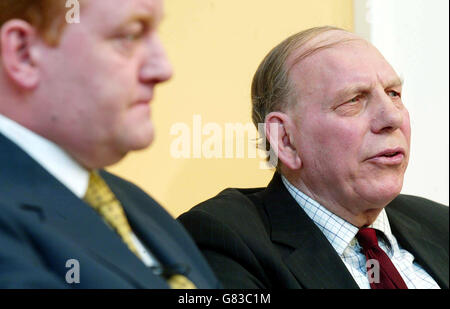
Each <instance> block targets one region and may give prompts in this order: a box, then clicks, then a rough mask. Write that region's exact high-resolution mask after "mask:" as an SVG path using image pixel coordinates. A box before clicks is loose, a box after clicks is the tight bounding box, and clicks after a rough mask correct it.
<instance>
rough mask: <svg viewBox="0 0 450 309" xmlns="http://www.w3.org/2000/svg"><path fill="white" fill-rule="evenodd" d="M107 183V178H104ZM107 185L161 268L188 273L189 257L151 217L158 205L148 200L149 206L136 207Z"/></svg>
mask: <svg viewBox="0 0 450 309" xmlns="http://www.w3.org/2000/svg"><path fill="white" fill-rule="evenodd" d="M105 179H106V181H108V179H107V178H105ZM108 185H109V186H110V187H111V190H113V192H114V194H115V195H116V197H117V199H119V201H120V202H121V204H122V205H124V209H125V212H126V215H127V218H128V220H129V222H130V224H131V225H132V229H133V232H134V233H135V234H136V235H137V236H138V237H139V239H140V240H141V241H142V242H143V243H144V244H145V245H146V247H147V248H148V249H149V250H150V251H151V253H152V254H153V255H154V256H155V257H156V258H157V259H158V261H159V262H160V263H161V264H162V265H163V267H167V268H170V269H171V270H174V271H177V272H179V273H184V271H185V270H186V272H188V269H189V267H190V266H189V265H187V264H186V262H187V261H189V260H190V257H189V256H188V255H186V253H185V252H184V251H182V250H179V244H177V243H176V242H175V240H174V238H173V236H171V235H170V234H168V233H167V231H166V230H165V229H162V228H161V224H160V223H158V222H156V221H155V218H154V217H155V216H152V213H151V212H152V211H158V210H156V209H154V208H153V207H159V205H152V204H150V202H152V201H151V200H150V199H149V200H148V202H149V204H146V205H138V204H137V202H136V201H134V200H133V199H132V197H130V196H129V195H128V194H126V192H124V191H123V190H122V189H121V188H120V187H118V186H116V185H115V184H114V183H112V182H108Z"/></svg>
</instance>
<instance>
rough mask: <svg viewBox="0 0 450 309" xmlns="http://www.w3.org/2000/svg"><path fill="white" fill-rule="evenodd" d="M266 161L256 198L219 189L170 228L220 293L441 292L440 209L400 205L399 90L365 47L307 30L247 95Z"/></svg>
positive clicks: (444, 238)
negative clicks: (190, 244) (199, 254)
mask: <svg viewBox="0 0 450 309" xmlns="http://www.w3.org/2000/svg"><path fill="white" fill-rule="evenodd" d="M252 100H253V121H254V123H255V125H257V124H258V123H265V124H266V131H265V138H266V139H267V140H268V142H269V143H270V145H271V146H272V149H273V150H274V152H275V153H276V154H277V156H278V166H277V172H276V173H275V176H274V177H273V179H272V181H271V182H270V184H269V185H268V187H267V188H258V189H227V190H225V191H223V192H221V193H220V194H219V195H217V196H216V197H214V198H212V199H210V200H208V201H206V202H204V203H202V204H200V205H198V206H196V207H194V208H193V209H192V210H190V211H189V212H187V213H185V214H183V215H182V216H181V217H180V218H179V220H180V221H181V222H182V223H183V224H184V225H185V227H186V228H187V229H188V230H189V231H190V232H191V234H192V235H193V237H194V239H195V240H196V242H197V244H198V245H199V247H200V249H201V250H202V251H203V253H204V255H205V256H206V258H207V259H208V261H209V262H210V265H211V266H212V267H213V269H214V271H215V272H216V274H217V275H218V277H219V280H221V281H222V282H223V284H224V286H225V287H227V288H374V289H376V288H439V287H440V288H448V280H449V272H448V264H449V258H448V234H449V233H448V232H449V230H448V229H449V221H448V218H449V216H448V214H449V212H448V207H446V206H443V205H440V204H437V203H435V202H432V201H429V200H425V199H423V198H419V197H413V196H406V195H400V191H401V188H402V183H403V176H404V173H405V170H406V167H407V165H408V159H409V150H410V124H409V116H408V111H407V109H406V107H405V106H404V105H403V102H402V82H401V80H400V79H399V77H398V76H397V74H396V73H395V72H394V70H393V69H392V67H391V66H390V65H389V64H388V63H387V62H386V60H385V59H384V58H383V56H382V55H381V54H380V53H379V52H378V51H377V49H375V48H374V47H373V46H372V45H370V44H369V43H368V42H366V41H364V40H363V39H361V38H359V37H357V36H356V35H354V34H352V33H349V32H347V31H344V30H342V29H337V28H332V27H320V28H313V29H309V30H306V31H303V32H301V33H298V34H296V35H293V36H292V37H290V38H288V39H287V40H285V41H284V42H282V43H281V44H279V45H278V46H277V47H275V48H274V49H273V50H272V51H271V52H270V53H269V54H268V55H267V56H266V58H265V59H264V61H263V62H262V63H261V65H260V66H259V68H258V70H257V72H256V75H255V77H254V79H253V85H252Z"/></svg>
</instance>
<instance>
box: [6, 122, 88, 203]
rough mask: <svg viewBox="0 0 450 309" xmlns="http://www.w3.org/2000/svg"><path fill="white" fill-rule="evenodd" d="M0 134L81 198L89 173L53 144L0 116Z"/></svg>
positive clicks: (85, 188) (84, 191)
mask: <svg viewBox="0 0 450 309" xmlns="http://www.w3.org/2000/svg"><path fill="white" fill-rule="evenodd" d="M0 133H2V134H3V135H5V136H6V137H7V138H8V139H10V140H11V141H12V142H14V143H15V144H16V145H17V146H19V147H20V148H22V150H23V151H25V152H26V153H27V154H28V155H29V156H30V157H32V158H33V159H34V160H35V161H36V162H38V163H39V164H40V165H41V166H42V167H43V168H44V169H46V170H47V171H48V172H49V173H50V174H51V175H53V176H54V177H55V178H56V179H58V180H59V181H60V182H61V183H62V184H63V185H64V186H66V187H67V188H68V189H69V190H70V191H72V192H73V193H74V194H75V195H76V196H77V197H79V198H83V196H84V194H85V193H86V190H87V186H88V183H89V172H88V171H87V170H86V169H85V168H83V167H82V166H81V165H80V164H79V163H78V162H76V161H75V160H74V159H73V158H72V157H71V156H70V155H69V154H68V153H67V152H65V151H64V150H63V149H62V148H61V147H59V146H58V145H56V144H55V143H53V142H51V141H49V140H47V139H45V138H43V137H42V136H40V135H38V134H36V133H34V132H32V131H30V130H29V129H27V128H25V127H23V126H21V125H20V124H18V123H17V122H15V121H13V120H11V119H9V118H7V117H5V116H3V115H1V114H0Z"/></svg>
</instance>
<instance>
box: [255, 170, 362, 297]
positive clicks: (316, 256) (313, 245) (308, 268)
mask: <svg viewBox="0 0 450 309" xmlns="http://www.w3.org/2000/svg"><path fill="white" fill-rule="evenodd" d="M263 194H264V197H263V199H264V204H265V208H266V211H267V213H268V217H269V220H270V224H271V231H272V232H271V237H272V241H273V242H275V243H280V244H283V245H287V246H290V247H292V248H294V251H293V252H292V253H291V254H290V255H289V256H287V257H286V258H285V262H286V264H287V265H288V267H289V269H290V270H291V272H292V273H293V274H294V276H295V277H296V278H297V280H298V281H299V282H300V284H301V285H302V286H304V287H305V288H313V289H321V288H325V289H332V288H355V289H357V288H359V287H358V285H357V284H356V282H355V281H354V280H353V278H352V276H351V275H350V273H349V272H348V270H347V268H346V266H345V265H344V263H343V262H342V260H341V259H340V257H339V256H338V254H337V253H336V251H335V250H334V248H333V247H332V246H331V244H330V243H329V241H328V240H327V239H326V237H325V236H324V235H323V233H322V232H321V231H320V229H319V228H318V227H317V226H316V225H315V224H314V222H313V221H312V220H311V219H310V218H309V217H308V215H307V214H306V213H305V212H304V211H303V210H302V208H301V207H300V206H299V205H298V204H297V202H296V201H295V200H294V199H293V198H292V196H291V195H290V194H289V192H288V191H287V189H286V188H285V186H284V184H283V183H282V180H281V177H280V176H279V174H278V173H276V174H275V176H274V178H273V179H272V181H271V183H270V184H269V186H268V188H267V189H266V190H265V192H264V193H263Z"/></svg>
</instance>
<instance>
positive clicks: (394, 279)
mask: <svg viewBox="0 0 450 309" xmlns="http://www.w3.org/2000/svg"><path fill="white" fill-rule="evenodd" d="M356 238H357V239H358V242H359V244H360V246H361V247H362V248H363V252H364V254H365V256H366V260H367V261H369V260H376V261H378V264H379V274H374V272H378V268H377V267H375V266H376V264H375V263H373V264H372V263H367V264H368V265H367V266H368V267H367V273H368V274H374V276H373V277H371V276H369V282H370V287H371V288H372V289H407V288H408V287H407V286H406V284H405V282H404V281H403V279H402V277H401V276H400V274H399V272H398V271H397V269H396V268H395V266H394V264H392V262H391V259H390V258H389V256H388V255H387V254H386V253H385V252H384V251H383V249H381V248H380V247H379V246H378V239H377V234H376V233H375V230H374V229H372V228H362V229H360V230H359V232H358V234H356ZM372 262H373V261H372ZM370 264H372V265H373V266H374V267H369V266H370ZM378 275H379V276H378ZM374 279H375V280H374ZM377 279H379V280H377Z"/></svg>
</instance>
